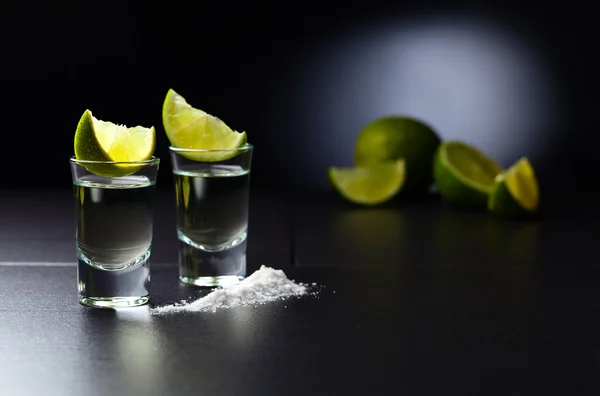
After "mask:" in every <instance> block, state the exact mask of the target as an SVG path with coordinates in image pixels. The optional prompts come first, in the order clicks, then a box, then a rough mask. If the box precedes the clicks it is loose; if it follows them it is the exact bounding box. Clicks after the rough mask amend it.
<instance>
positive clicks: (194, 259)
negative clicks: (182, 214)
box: [179, 235, 246, 287]
mask: <svg viewBox="0 0 600 396" xmlns="http://www.w3.org/2000/svg"><path fill="white" fill-rule="evenodd" d="M245 277H246V237H245V235H244V236H243V237H242V238H240V242H239V243H238V244H237V245H235V246H233V247H231V248H230V249H226V250H221V251H206V250H202V249H198V248H196V247H194V246H191V245H189V244H187V243H185V242H183V241H180V246H179V280H180V281H181V283H183V284H186V285H193V286H201V287H229V286H233V285H236V284H238V283H239V282H240V281H241V280H242V279H244V278H245Z"/></svg>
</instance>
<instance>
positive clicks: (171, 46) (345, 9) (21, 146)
mask: <svg viewBox="0 0 600 396" xmlns="http://www.w3.org/2000/svg"><path fill="white" fill-rule="evenodd" d="M450 4H451V5H450ZM557 4H558V3H557ZM0 7H1V8H0V9H1V10H2V11H1V14H0V37H1V40H2V63H1V64H2V70H1V74H0V75H1V80H0V84H1V87H2V95H1V96H2V115H3V123H2V146H1V152H2V158H3V166H2V167H1V168H0V169H1V170H0V180H1V181H2V184H1V186H2V188H3V189H10V188H16V187H38V188H39V187H42V188H63V187H65V188H67V187H68V186H69V185H70V179H69V178H70V174H69V167H68V158H69V156H70V155H72V153H73V136H74V132H75V127H76V124H77V121H78V120H79V118H80V116H81V114H82V113H83V111H84V110H85V109H86V108H89V109H92V111H93V112H94V114H95V115H96V116H97V117H98V118H100V119H105V120H110V121H114V122H119V123H124V124H127V125H138V124H139V125H144V126H149V125H154V126H156V127H157V149H156V155H157V156H159V157H160V158H161V159H162V160H163V162H162V165H161V180H162V182H159V185H160V186H162V187H163V188H170V176H169V172H170V169H169V159H168V150H167V147H168V142H167V139H166V137H165V136H164V130H163V128H162V123H161V115H160V114H161V113H160V111H161V106H162V102H163V99H164V95H165V93H166V91H167V90H168V88H174V89H175V90H177V91H178V92H179V93H181V94H182V95H183V96H184V97H186V99H187V100H188V102H190V103H191V104H193V105H194V106H195V107H199V108H202V109H203V110H205V111H207V112H209V113H211V114H214V115H217V116H219V117H220V118H222V119H224V120H225V121H226V122H227V123H228V124H229V125H231V126H232V127H233V128H235V129H238V130H246V131H247V132H248V134H249V139H250V141H251V142H252V143H253V144H254V145H255V147H256V150H255V156H254V163H253V179H252V180H253V185H254V186H255V187H268V188H273V189H304V190H318V189H324V188H327V187H326V185H325V184H323V180H324V178H325V169H320V168H315V167H314V166H313V167H310V166H307V167H306V169H307V171H306V172H304V173H305V174H303V175H302V177H298V174H299V173H301V172H300V171H299V170H300V169H302V168H303V166H305V165H309V164H310V163H311V161H312V159H311V158H312V157H311V155H312V153H311V152H310V151H311V150H310V149H307V147H308V145H307V144H306V142H308V141H310V142H313V143H311V145H313V146H315V149H318V144H315V143H314V142H315V141H316V142H318V141H319V139H320V137H319V136H318V133H319V132H318V131H316V129H318V125H317V128H315V130H310V129H309V130H299V128H294V123H295V122H296V120H298V119H300V118H301V117H303V115H302V114H299V112H300V111H301V110H300V109H298V108H296V107H294V100H293V99H294V95H295V94H296V93H295V91H293V90H290V89H289V86H290V85H289V83H290V81H289V80H286V78H290V77H289V76H290V73H289V70H291V68H294V67H296V70H297V69H298V68H299V69H300V70H302V65H299V64H298V63H297V59H298V57H302V56H304V55H303V54H310V53H311V52H310V51H308V52H307V51H306V50H307V49H309V50H310V48H313V47H315V46H318V45H320V44H321V43H323V42H326V41H327V40H328V39H329V38H331V37H333V35H336V34H337V35H338V36H339V34H345V33H343V32H348V31H349V29H350V30H351V29H353V28H355V29H356V32H357V36H359V35H360V34H361V33H360V27H361V26H363V25H364V24H365V23H366V22H367V21H376V20H378V18H382V17H385V18H387V20H388V21H390V20H393V19H394V18H398V20H406V19H407V18H408V19H410V18H413V17H414V18H417V17H418V16H444V15H449V14H452V15H463V14H464V15H470V16H471V17H472V18H475V19H476V18H481V19H485V20H493V21H495V23H496V24H498V25H499V26H502V28H503V29H504V30H505V31H508V32H511V33H512V34H514V35H515V36H516V37H519V38H521V39H522V41H523V42H525V43H529V44H531V45H530V46H528V47H527V48H533V47H535V48H536V51H538V52H539V51H541V52H542V53H543V64H542V68H544V69H545V70H551V71H552V76H553V81H554V84H555V88H556V89H555V90H554V91H552V94H553V95H556V96H559V99H560V100H559V102H560V106H559V107H557V108H556V111H559V112H560V119H561V122H560V123H557V124H556V125H552V126H551V127H548V128H546V129H545V130H544V131H543V135H540V138H539V139H538V140H539V142H538V144H539V145H540V146H543V149H542V150H541V152H542V154H540V155H539V156H538V157H536V158H534V161H533V163H534V166H535V168H536V171H537V173H538V177H539V179H540V181H541V184H542V189H543V190H544V192H545V194H547V195H560V193H562V192H567V193H568V194H573V191H574V190H579V191H580V192H582V193H583V192H590V191H595V190H596V189H597V182H596V176H595V175H596V167H595V161H596V156H597V155H596V153H597V151H598V149H597V146H598V143H599V138H598V132H597V130H596V125H598V122H597V119H598V110H597V92H598V83H597V70H599V62H598V55H597V44H596V42H595V41H594V38H593V37H594V31H595V30H597V29H596V28H595V27H594V25H595V23H594V20H595V17H594V15H595V14H594V13H593V12H592V11H591V9H590V8H589V7H587V8H586V7H584V6H582V5H578V4H577V3H576V2H570V3H568V5H565V4H561V5H553V4H551V3H544V4H537V3H534V2H510V1H505V2H495V3H494V2H486V3H485V5H483V4H481V2H475V1H471V2H469V1H454V2H452V3H444V2H434V1H420V2H407V1H394V2H389V1H388V2H385V1H368V2H350V3H340V4H339V5H337V6H336V5H333V3H332V5H328V4H326V2H312V1H311V2H285V3H273V4H270V3H265V4H260V3H255V2H251V3H247V2H243V3H239V4H238V3H234V2H231V3H230V2H217V3H215V2H200V1H196V2H161V3H160V4H151V3H149V2H145V3H142V2H140V3H133V2H125V1H123V2H119V3H118V5H113V4H110V3H108V2H97V3H87V2H85V3H79V4H69V3H54V2H25V1H23V2H8V3H7V2H3V3H2V6H0ZM415 20H417V21H418V19H415ZM417 23H418V22H417ZM340 32H342V33H340ZM303 51H304V52H303ZM315 56H316V55H315ZM305 61H306V62H308V63H310V62H311V59H305ZM306 70H307V71H306V72H305V74H304V75H303V76H302V78H303V80H302V81H309V82H310V80H311V78H313V77H314V78H316V76H314V75H313V74H314V69H308V68H307V69H306ZM311 73H313V74H311ZM302 81H300V84H301V83H302ZM309 94H310V93H309ZM313 96H314V101H315V103H314V106H315V107H316V108H327V105H328V103H323V102H319V100H320V98H319V95H318V93H315V94H314V95H313ZM368 100H369V98H365V101H368ZM273 103H276V104H277V106H274V105H273ZM288 119H289V128H287V127H286V120H288ZM273 120H277V123H275V122H273ZM360 127H362V125H356V126H355V130H352V131H349V132H348V139H354V136H355V135H356V133H357V131H358V129H359V128H360ZM441 128H442V129H443V126H441ZM283 129H286V130H283ZM481 133H482V134H485V133H486V132H485V131H482V132H481ZM286 134H287V135H289V138H288V137H287V136H286ZM442 135H443V134H442ZM282 136H284V138H282ZM307 139H308V140H307ZM497 139H502V138H501V137H498V138H497ZM303 142H304V144H303ZM475 143H477V142H475ZM511 144H512V145H514V146H515V147H519V142H518V141H515V142H512V143H511ZM310 147H312V146H310ZM522 151H526V150H521V151H519V150H516V151H515V156H516V157H518V156H521V155H527V152H522ZM278 153H279V154H278ZM282 153H283V155H281V154H282ZM333 157H335V155H334V153H332V158H333ZM516 157H515V159H516ZM281 158H284V159H285V161H287V163H288V165H289V164H292V163H293V167H292V168H293V169H295V171H294V172H296V173H294V172H292V171H290V169H292V168H290V167H288V166H286V163H285V162H283V163H282V160H281ZM332 162H333V160H332ZM339 165H343V164H341V163H340V164H339ZM503 165H508V164H507V163H503Z"/></svg>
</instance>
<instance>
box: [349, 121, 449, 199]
mask: <svg viewBox="0 0 600 396" xmlns="http://www.w3.org/2000/svg"><path fill="white" fill-rule="evenodd" d="M439 145H440V138H439V136H438V135H437V133H436V132H435V131H434V130H433V129H432V128H431V127H430V126H428V125H426V124H425V123H424V122H422V121H420V120H418V119H415V118H411V117H405V116H386V117H380V118H378V119H375V120H373V121H372V122H370V123H369V124H367V125H366V126H365V127H364V128H363V129H362V130H361V132H360V133H359V135H358V137H357V139H356V144H355V149H354V164H355V165H356V166H363V165H373V164H376V163H379V162H382V161H393V160H396V159H400V158H402V159H404V162H405V165H406V181H405V183H404V186H403V187H402V194H405V193H408V194H411V193H417V194H418V193H426V192H428V191H429V187H430V186H431V184H432V182H433V176H432V173H433V172H432V166H433V156H434V155H435V152H436V149H437V148H438V146H439Z"/></svg>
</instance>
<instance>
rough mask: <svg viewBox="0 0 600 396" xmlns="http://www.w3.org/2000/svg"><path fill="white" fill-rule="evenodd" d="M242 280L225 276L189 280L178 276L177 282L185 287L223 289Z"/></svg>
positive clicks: (237, 277) (241, 278)
mask: <svg viewBox="0 0 600 396" xmlns="http://www.w3.org/2000/svg"><path fill="white" fill-rule="evenodd" d="M243 279H244V277H243V276H235V275H227V276H200V277H197V278H190V277H187V276H180V277H179V281H180V282H181V283H183V284H185V285H192V286H200V287H223V288H227V287H230V286H235V285H237V284H238V283H240V282H241V281H242V280H243Z"/></svg>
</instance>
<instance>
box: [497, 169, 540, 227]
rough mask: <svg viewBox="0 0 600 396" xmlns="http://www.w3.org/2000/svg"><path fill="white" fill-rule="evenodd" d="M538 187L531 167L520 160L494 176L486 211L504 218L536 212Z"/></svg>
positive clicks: (538, 194)
mask: <svg viewBox="0 0 600 396" xmlns="http://www.w3.org/2000/svg"><path fill="white" fill-rule="evenodd" d="M539 199H540V193H539V187H538V182H537V178H536V176H535V172H534V171H533V167H532V166H531V163H530V162H529V160H528V159H527V158H521V159H520V160H519V161H517V162H516V163H515V164H514V165H513V166H511V167H510V168H509V169H508V170H507V171H505V172H502V173H501V174H499V175H498V176H496V179H495V183H494V186H493V188H492V191H491V192H490V196H489V199H488V210H489V211H490V212H491V213H494V214H498V215H504V216H527V215H532V214H534V213H535V212H536V211H537V210H538V206H539Z"/></svg>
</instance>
